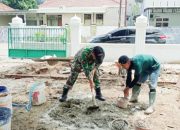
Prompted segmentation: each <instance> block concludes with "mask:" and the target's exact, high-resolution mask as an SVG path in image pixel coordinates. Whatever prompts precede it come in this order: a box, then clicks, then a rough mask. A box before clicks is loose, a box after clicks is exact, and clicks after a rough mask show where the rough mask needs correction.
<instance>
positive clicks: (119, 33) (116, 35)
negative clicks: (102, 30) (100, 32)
mask: <svg viewBox="0 0 180 130" xmlns="http://www.w3.org/2000/svg"><path fill="white" fill-rule="evenodd" d="M126 32H127V31H126V30H120V31H117V32H114V33H112V37H119V36H126Z"/></svg>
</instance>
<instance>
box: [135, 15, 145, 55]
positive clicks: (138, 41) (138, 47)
mask: <svg viewBox="0 0 180 130" xmlns="http://www.w3.org/2000/svg"><path fill="white" fill-rule="evenodd" d="M135 26H136V37H135V54H143V51H144V46H145V38H146V27H147V17H145V16H143V15H141V16H139V17H137V18H136V23H135Z"/></svg>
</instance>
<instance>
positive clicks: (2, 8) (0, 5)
mask: <svg viewBox="0 0 180 130" xmlns="http://www.w3.org/2000/svg"><path fill="white" fill-rule="evenodd" d="M13 10H14V9H13V8H11V7H9V6H7V5H5V4H3V3H1V2H0V11H13Z"/></svg>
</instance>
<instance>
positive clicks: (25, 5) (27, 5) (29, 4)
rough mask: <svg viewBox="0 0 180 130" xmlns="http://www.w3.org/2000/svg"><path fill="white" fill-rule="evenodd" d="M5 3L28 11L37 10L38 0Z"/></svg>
mask: <svg viewBox="0 0 180 130" xmlns="http://www.w3.org/2000/svg"><path fill="white" fill-rule="evenodd" d="M3 3H4V4H6V5H8V6H10V7H12V8H14V9H20V10H28V9H34V8H37V2H36V0H3Z"/></svg>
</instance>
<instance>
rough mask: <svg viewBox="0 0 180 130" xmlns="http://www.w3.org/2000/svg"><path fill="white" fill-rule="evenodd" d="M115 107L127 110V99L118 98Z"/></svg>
mask: <svg viewBox="0 0 180 130" xmlns="http://www.w3.org/2000/svg"><path fill="white" fill-rule="evenodd" d="M117 106H118V107H120V108H127V106H128V99H127V98H124V97H119V98H118V99H117Z"/></svg>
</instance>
